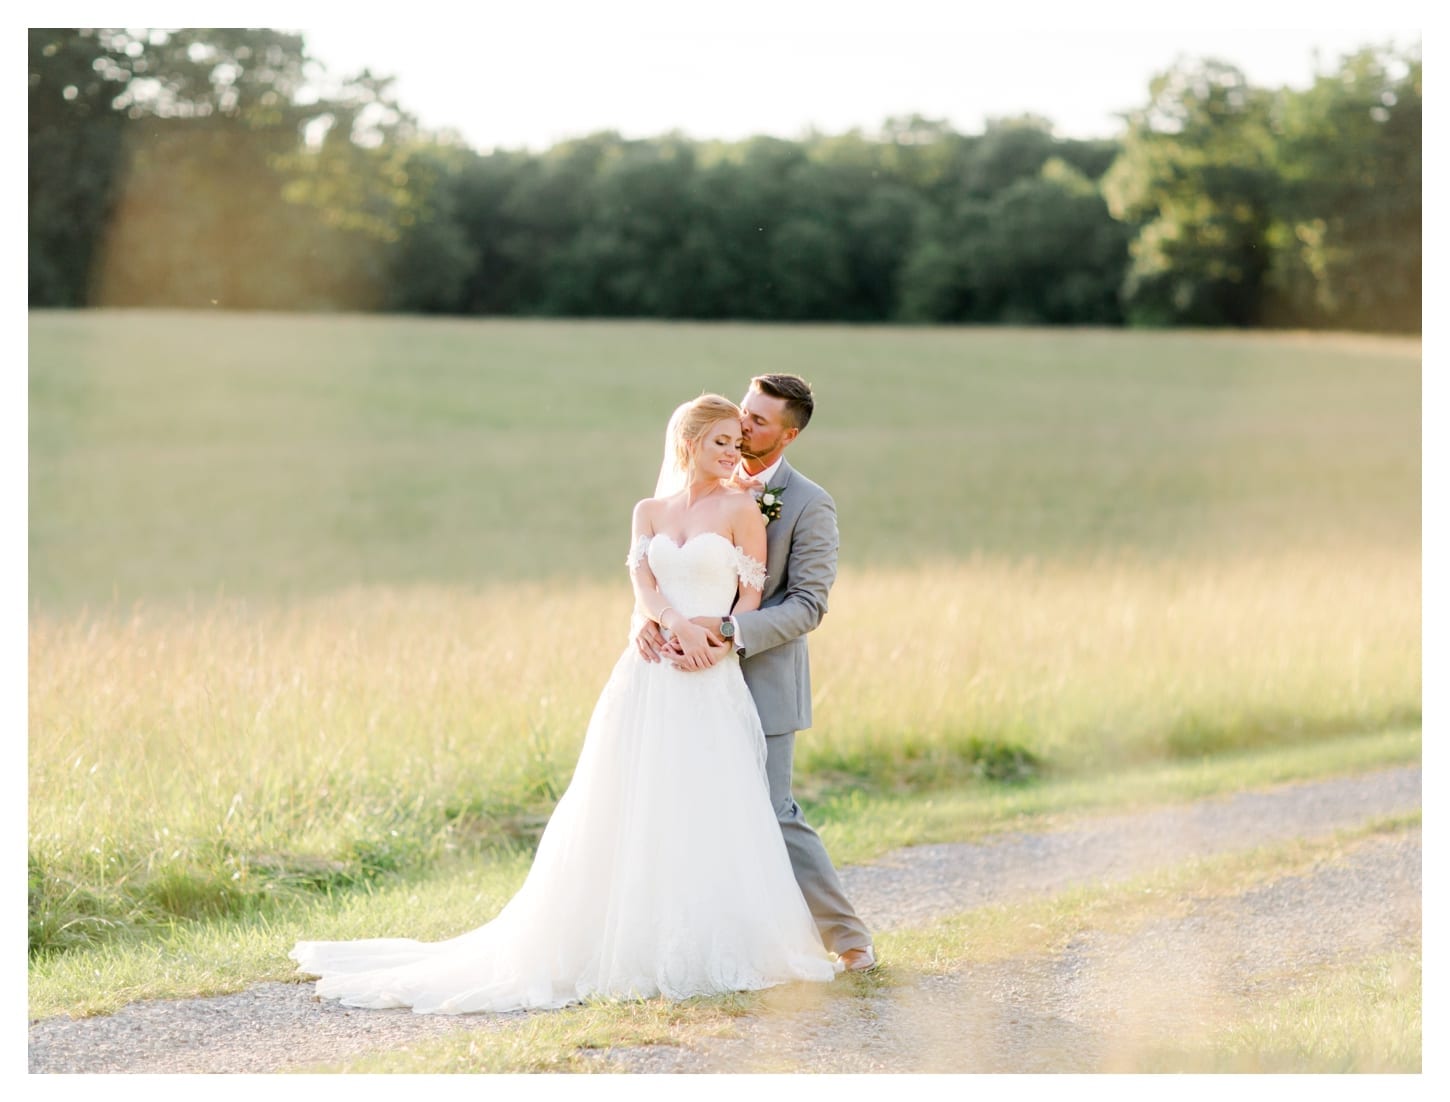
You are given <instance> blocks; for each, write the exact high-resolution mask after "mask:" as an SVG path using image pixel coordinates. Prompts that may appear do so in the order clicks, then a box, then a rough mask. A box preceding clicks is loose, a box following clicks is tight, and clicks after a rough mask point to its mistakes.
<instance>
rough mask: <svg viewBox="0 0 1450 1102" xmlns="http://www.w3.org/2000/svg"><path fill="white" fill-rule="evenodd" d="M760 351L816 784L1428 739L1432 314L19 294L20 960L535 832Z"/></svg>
mask: <svg viewBox="0 0 1450 1102" xmlns="http://www.w3.org/2000/svg"><path fill="white" fill-rule="evenodd" d="M768 370H793V371H798V372H800V373H802V374H804V375H806V376H807V377H808V378H810V379H811V380H812V381H813V382H814V383H815V385H816V387H817V389H818V391H819V393H820V396H821V397H820V403H821V404H820V410H819V412H818V415H817V421H816V422H815V423H813V424H812V425H811V427H810V429H809V432H808V433H807V435H805V436H803V437H802V438H801V441H800V442H799V444H798V445H796V447H795V448H793V449H792V453H791V456H792V460H793V462H795V463H796V465H797V466H799V467H800V468H801V469H803V470H804V471H806V472H807V473H809V474H811V475H813V476H814V477H816V478H817V479H818V480H819V481H821V482H823V483H824V484H826V485H827V487H828V488H829V489H831V490H832V492H833V493H834V495H835V496H836V499H837V502H838V505H839V506H840V510H841V518H842V538H843V547H842V564H843V565H842V573H841V578H840V580H839V582H838V584H837V587H836V590H835V592H834V593H833V596H832V611H831V613H830V615H829V616H828V617H827V618H826V621H825V623H824V624H823V625H822V627H821V629H820V630H819V632H818V633H817V635H816V636H815V638H813V641H812V657H813V668H814V672H815V691H816V701H815V703H816V715H817V727H816V729H815V730H814V731H812V732H810V733H808V734H805V735H803V736H802V738H801V739H800V741H799V743H798V751H797V753H798V758H797V762H798V764H797V772H798V775H799V776H800V787H801V789H802V792H803V794H805V795H807V796H808V797H810V798H812V799H816V800H820V801H829V800H831V799H832V798H833V797H834V795H836V794H839V793H846V792H849V791H852V790H856V791H864V792H869V793H875V794H889V793H892V792H911V791H917V792H919V791H923V790H933V789H942V788H945V787H948V786H955V785H960V784H963V783H977V782H983V783H1005V782H1022V781H1030V780H1031V779H1033V778H1034V777H1037V776H1039V775H1041V774H1042V772H1043V771H1044V770H1054V771H1057V772H1059V773H1077V774H1080V775H1083V776H1096V777H1099V778H1102V779H1103V783H1105V784H1111V778H1112V776H1113V773H1114V771H1115V770H1118V769H1121V768H1122V767H1123V766H1125V765H1128V764H1131V763H1134V762H1144V761H1153V760H1161V759H1192V758H1195V757H1198V756H1201V755H1206V754H1214V753H1218V752H1223V751H1229V750H1241V749H1246V748H1252V747H1257V746H1263V745H1265V744H1281V743H1295V742H1298V743H1312V742H1313V741H1314V740H1317V739H1321V738H1325V737H1327V736H1333V735H1339V734H1343V733H1348V732H1366V731H1378V730H1385V729H1388V728H1393V727H1414V726H1416V725H1417V724H1418V722H1419V710H1420V555H1419V520H1420V517H1419V501H1420V473H1419V416H1420V411H1419V343H1418V342H1414V341H1403V340H1400V341H1394V340H1379V339H1370V338H1349V337H1343V338H1332V337H1328V338H1326V337H1294V336H1275V335H1248V334H1244V335H1235V334H1214V335H1205V334H1183V333H1176V334H1160V333H1152V334H1141V333H1112V332H1080V331H1054V332H1039V331H1012V330H935V329H926V330H912V329H850V328H845V327H825V328H812V327H800V328H793V327H781V328H771V327H752V326H675V325H645V324H638V325H636V324H628V323H623V324H596V323H588V324H586V323H577V324H566V323H529V322H509V323H502V322H497V323H495V322H478V321H421V320H416V319H414V320H408V319H383V318H316V317H295V318H294V317H265V316H259V317H250V318H249V317H245V316H237V315H229V316H225V317H212V316H205V315H166V314H149V313H144V312H136V313H121V314H106V313H88V314H35V315H32V319H31V367H30V380H31V382H30V387H31V394H30V398H31V400H30V429H31V436H30V458H31V463H30V510H31V512H30V562H31V617H30V638H29V643H30V694H29V708H30V778H29V779H30V885H31V943H32V950H33V951H37V952H42V953H44V952H48V951H53V950H60V949H63V948H65V947H67V946H72V945H80V944H93V943H95V942H97V941H104V940H106V939H107V938H110V937H113V936H117V935H123V934H126V933H128V932H133V931H144V930H147V929H155V928H157V927H158V926H164V925H165V924H166V923H168V922H170V921H173V920H174V919H176V918H178V917H180V918H194V917H206V916H208V915H225V914H232V913H239V912H246V911H248V910H249V909H251V908H255V907H257V906H264V905H265V903H266V900H267V899H268V898H269V896H268V892H273V891H275V890H277V889H289V890H297V891H303V892H311V891H319V890H323V891H325V890H331V889H335V888H339V887H346V886H348V885H354V884H358V883H364V882H367V881H369V880H371V879H373V878H376V877H377V876H380V875H384V874H387V873H390V872H394V871H397V870H400V869H403V868H415V867H418V866H420V865H426V864H427V863H429V862H433V861H437V860H441V859H442V858H443V857H444V856H446V855H448V854H451V853H459V852H463V853H468V852H477V851H481V850H484V849H487V848H490V847H494V846H510V845H513V846H517V845H520V844H522V845H523V846H525V847H527V845H528V844H529V843H530V842H531V841H532V839H533V838H535V837H536V836H537V833H538V830H539V829H540V828H541V826H542V824H543V822H544V821H545V819H546V817H547V815H548V812H549V810H550V809H551V808H552V806H553V803H554V802H555V801H556V799H557V797H558V795H559V794H560V793H561V792H562V791H563V788H564V786H565V785H566V784H567V781H568V777H569V774H570V771H571V770H572V767H573V763H574V758H575V755H576V753H577V750H578V746H579V740H580V738H581V737H582V734H583V730H584V726H585V723H586V721H587V719H588V714H589V709H590V707H591V706H592V704H593V702H594V699H595V697H596V696H597V694H598V692H599V689H600V688H601V687H602V685H603V683H604V680H605V678H606V677H607V676H608V672H609V669H610V667H611V666H612V664H613V663H614V661H615V660H616V659H617V658H618V656H619V654H620V652H621V650H622V648H623V645H624V633H625V627H626V623H627V617H628V605H629V593H628V587H627V585H626V584H625V579H624V576H623V571H622V567H621V565H620V564H621V560H622V558H623V554H624V550H625V548H626V545H627V543H628V538H627V537H628V532H627V526H628V513H629V507H630V505H631V504H632V502H633V501H634V500H635V499H636V498H637V497H639V496H641V495H642V494H643V493H644V492H646V489H647V487H648V486H649V485H650V483H651V482H652V479H653V476H654V473H655V468H656V465H657V463H658V455H659V449H660V438H661V433H662V428H663V424H664V421H665V418H666V417H667V416H668V413H669V410H670V409H671V408H672V407H673V406H674V404H676V403H677V402H678V401H679V400H681V399H683V398H687V397H690V396H692V395H694V394H696V393H699V392H700V391H701V390H702V389H711V390H721V391H723V392H725V393H727V394H730V395H732V396H734V395H736V394H737V393H738V392H739V391H741V390H743V388H744V384H745V382H746V380H747V379H748V377H749V376H750V375H751V374H754V373H758V372H761V371H768ZM610 624H617V625H618V630H617V631H614V630H612V629H605V630H601V629H600V628H599V627H598V625H610Z"/></svg>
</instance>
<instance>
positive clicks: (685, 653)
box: [670, 620, 719, 670]
mask: <svg viewBox="0 0 1450 1102" xmlns="http://www.w3.org/2000/svg"><path fill="white" fill-rule="evenodd" d="M670 625H671V626H670V630H671V631H672V632H673V634H674V642H675V645H676V647H677V648H678V650H679V655H680V656H679V658H678V659H676V660H675V665H676V666H677V667H679V668H680V669H682V670H703V669H706V668H708V667H710V666H713V665H714V664H715V662H716V661H717V660H718V659H719V655H718V654H711V653H710V652H711V650H712V649H713V648H712V647H711V644H710V635H709V633H708V632H707V631H706V630H705V629H704V628H702V627H701V626H700V625H699V624H692V623H691V622H690V621H688V620H685V621H683V622H681V623H678V624H677V623H675V622H674V621H673V620H672V621H671V622H670Z"/></svg>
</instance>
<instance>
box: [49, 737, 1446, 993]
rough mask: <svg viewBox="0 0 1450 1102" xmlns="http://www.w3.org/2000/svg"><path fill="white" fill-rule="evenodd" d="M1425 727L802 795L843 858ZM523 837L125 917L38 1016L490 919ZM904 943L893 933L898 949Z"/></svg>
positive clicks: (1322, 771)
mask: <svg viewBox="0 0 1450 1102" xmlns="http://www.w3.org/2000/svg"><path fill="white" fill-rule="evenodd" d="M1419 751H1420V736H1419V732H1418V731H1404V732H1394V733H1388V734H1383V735H1367V736H1359V737H1355V738H1342V739H1337V740H1333V741H1330V742H1326V743H1321V744H1315V745H1312V746H1292V747H1278V748H1271V749H1268V750H1263V751H1258V752H1255V753H1252V754H1237V755H1227V756H1224V757H1222V758H1215V759H1206V760H1201V761H1196V762H1181V763H1174V764H1171V765H1153V766H1144V767H1139V768H1137V769H1131V770H1124V771H1122V772H1120V773H1119V774H1117V775H1116V776H1114V777H1112V778H1111V779H1110V780H1104V779H1102V778H1077V779H1047V780H1044V781H1041V782H1038V783H1036V784H1033V785H1031V786H1027V787H1004V786H1001V785H996V784H990V783H981V782H979V783H976V784H974V785H973V786H971V787H970V788H967V789H964V790H959V791H946V792H929V793H918V794H894V795H893V794H879V795H876V796H871V795H868V794H863V793H860V792H857V793H854V794H851V795H849V796H847V795H842V796H840V797H837V798H833V799H829V800H827V801H825V802H823V803H821V804H811V803H808V806H807V811H808V813H809V816H810V818H811V821H812V822H813V823H815V824H816V825H817V827H818V829H819V830H820V833H821V836H822V838H823V839H824V840H825V841H826V844H827V846H828V847H829V849H830V851H831V853H832V855H833V857H834V859H835V860H836V861H837V862H838V863H839V864H842V865H844V864H857V863H863V862H866V861H869V860H871V859H873V858H875V857H877V856H879V855H881V854H882V853H885V852H886V851H887V850H890V849H892V848H895V847H896V846H901V845H911V844H922V843H927V842H959V841H972V840H975V839H979V838H981V837H983V836H984V835H987V834H990V833H993V832H995V831H1001V830H1034V829H1044V828H1047V827H1050V826H1058V825H1061V824H1062V823H1063V822H1064V821H1065V820H1066V819H1068V818H1071V817H1077V816H1082V815H1092V814H1099V813H1103V812H1107V811H1110V812H1113V813H1119V812H1126V811H1130V810H1135V809H1147V808H1151V807H1156V806H1161V805H1166V804H1172V803H1180V802H1183V801H1186V800H1191V799H1197V798H1203V797H1207V796H1213V795H1219V794H1224V793H1230V792H1235V791H1239V790H1242V789H1243V788H1245V787H1262V786H1268V785H1273V784H1276V783H1279V782H1282V781H1286V780H1290V779H1307V778H1313V777H1326V776H1333V775H1338V774H1343V773H1354V772H1361V771H1363V770H1365V769H1370V768H1375V767H1380V766H1388V765H1395V764H1405V763H1409V762H1414V761H1417V760H1418V758H1419ZM529 857H530V854H529V852H528V851H527V850H519V851H515V852H512V853H496V854H491V855H480V856H477V857H474V858H472V859H468V860H464V859H462V858H460V857H458V856H457V855H452V856H447V857H444V858H441V859H440V860H438V861H437V862H435V863H431V864H430V863H426V862H418V863H416V864H410V865H409V866H407V867H406V868H405V869H403V870H401V871H399V872H397V873H394V874H392V875H385V876H381V877H378V878H376V879H374V880H371V881H362V882H359V883H357V884H355V885H353V886H352V887H342V886H337V887H333V888H332V889H330V890H328V891H327V892H325V893H323V894H321V895H319V893H317V892H311V891H301V890H291V891H288V890H273V891H268V890H267V889H265V888H262V889H259V890H258V891H257V893H256V894H255V895H254V896H253V897H252V899H251V905H250V906H249V907H248V908H247V909H245V910H243V911H241V912H240V913H237V914H234V915H230V916H225V917H220V918H217V917H212V918H197V919H190V920H188V919H174V920H173V921H171V922H169V923H166V924H164V925H161V926H159V927H150V928H146V927H138V926H133V927H127V928H123V929H121V930H120V931H119V932H118V933H117V935H116V936H114V937H110V938H101V939H95V940H93V941H92V942H90V943H87V944H80V945H78V946H77V947H76V948H73V949H71V950H70V951H65V952H50V953H43V954H41V955H40V956H39V957H37V958H36V959H35V960H34V961H33V962H32V966H31V975H30V1013H31V1016H32V1017H48V1016H52V1015H56V1014H73V1015H83V1014H95V1013H108V1012H110V1011H114V1010H116V1009H117V1008H119V1007H120V1006H122V1005H124V1004H125V1003H127V1002H131V1001H135V1000H138V999H158V998H181V997H189V996H199V995H210V994H221V993H225V992H228V991H239V990H242V989H244V988H246V987H247V986H249V985H250V984H252V983H255V982H258V981H259V980H285V979H292V978H295V967H294V965H293V964H292V962H290V961H289V960H287V959H286V952H287V950H288V949H289V948H291V946H292V944H293V943H294V942H295V941H298V940H301V939H324V940H327V939H346V938H362V937H381V936H391V935H395V934H396V933H397V932H398V931H399V930H407V931H409V933H410V935H412V936H416V937H418V938H421V939H423V940H434V939H440V938H445V937H452V936H455V935H456V934H459V933H462V932H463V931H465V930H468V929H471V928H473V927H474V926H477V925H479V924H480V923H482V922H484V921H487V919H488V918H490V917H491V916H492V915H494V914H496V913H497V912H498V911H499V910H500V909H501V908H502V907H503V905H504V903H505V902H507V900H508V899H509V898H510V896H511V895H512V894H513V893H514V891H516V890H517V889H518V887H519V885H520V884H521V883H522V882H523V878H524V875H525V874H526V872H527V871H528V864H529ZM898 951H902V950H901V946H893V952H898Z"/></svg>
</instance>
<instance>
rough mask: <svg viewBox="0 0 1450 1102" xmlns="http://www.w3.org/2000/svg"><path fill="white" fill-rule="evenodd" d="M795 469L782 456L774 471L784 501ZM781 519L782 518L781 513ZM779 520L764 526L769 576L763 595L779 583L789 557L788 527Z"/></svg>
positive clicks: (774, 588) (769, 592)
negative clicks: (777, 467)
mask: <svg viewBox="0 0 1450 1102" xmlns="http://www.w3.org/2000/svg"><path fill="white" fill-rule="evenodd" d="M793 474H795V470H794V469H793V468H792V467H791V465H790V463H789V462H788V461H787V460H786V459H785V458H783V457H782V459H781V461H780V467H779V469H778V470H777V471H776V472H775V478H774V480H773V481H774V483H775V485H777V486H779V487H780V497H781V501H785V500H787V499H786V493H787V492H788V491H789V490H790V480H791V476H792V475H793ZM781 520H784V514H783V513H782V518H781ZM781 520H773V521H771V522H770V523H769V524H767V525H766V526H765V560H766V571H767V573H768V574H769V577H768V578H767V579H766V582H765V595H769V594H771V593H774V592H775V591H776V589H777V588H778V587H779V585H780V580H781V578H782V576H783V575H784V574H785V565H786V560H787V559H789V557H790V534H789V533H790V529H789V525H786V524H783V523H782V522H781Z"/></svg>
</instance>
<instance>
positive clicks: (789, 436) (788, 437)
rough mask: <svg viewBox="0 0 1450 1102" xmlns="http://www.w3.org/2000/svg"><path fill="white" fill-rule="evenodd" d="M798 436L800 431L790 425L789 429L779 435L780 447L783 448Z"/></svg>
mask: <svg viewBox="0 0 1450 1102" xmlns="http://www.w3.org/2000/svg"><path fill="white" fill-rule="evenodd" d="M800 434H801V430H800V429H798V428H796V427H795V426H794V425H792V426H791V427H790V428H788V429H786V430H785V431H784V432H783V433H781V434H780V446H781V447H785V446H786V445H787V444H789V443H790V442H791V441H792V440H794V439H795V438H796V437H797V436H799V435H800Z"/></svg>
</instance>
